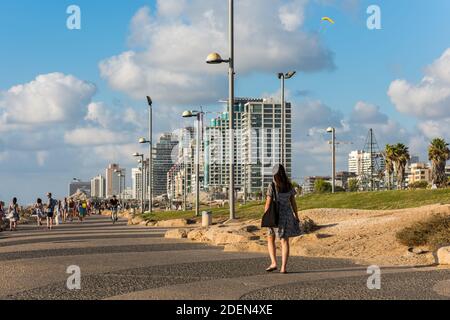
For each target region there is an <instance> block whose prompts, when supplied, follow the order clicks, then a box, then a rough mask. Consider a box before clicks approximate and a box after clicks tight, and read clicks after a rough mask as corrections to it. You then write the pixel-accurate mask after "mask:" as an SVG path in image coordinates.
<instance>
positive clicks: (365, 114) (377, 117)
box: [351, 101, 388, 124]
mask: <svg viewBox="0 0 450 320" xmlns="http://www.w3.org/2000/svg"><path fill="white" fill-rule="evenodd" d="M351 119H352V121H353V122H356V123H361V124H380V123H387V121H388V116H387V115H385V114H383V113H381V112H380V107H379V106H375V105H373V104H370V103H367V102H364V101H358V102H357V103H356V105H355V107H354V109H353V112H352V116H351Z"/></svg>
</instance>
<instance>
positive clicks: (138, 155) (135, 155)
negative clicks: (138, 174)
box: [133, 152, 144, 157]
mask: <svg viewBox="0 0 450 320" xmlns="http://www.w3.org/2000/svg"><path fill="white" fill-rule="evenodd" d="M143 156H144V155H143V154H140V153H137V152H136V153H133V157H143Z"/></svg>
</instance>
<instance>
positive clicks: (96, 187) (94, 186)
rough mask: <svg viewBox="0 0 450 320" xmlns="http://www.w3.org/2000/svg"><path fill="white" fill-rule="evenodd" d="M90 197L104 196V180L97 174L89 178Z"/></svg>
mask: <svg viewBox="0 0 450 320" xmlns="http://www.w3.org/2000/svg"><path fill="white" fill-rule="evenodd" d="M91 197H93V198H100V199H103V198H106V180H105V178H104V177H103V176H101V175H99V176H97V177H95V178H93V179H92V180H91Z"/></svg>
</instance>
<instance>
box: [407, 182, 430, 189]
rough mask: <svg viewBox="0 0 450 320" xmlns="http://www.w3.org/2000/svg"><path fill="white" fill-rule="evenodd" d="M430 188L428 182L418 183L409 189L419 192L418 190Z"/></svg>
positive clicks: (412, 184) (414, 183) (411, 185)
mask: <svg viewBox="0 0 450 320" xmlns="http://www.w3.org/2000/svg"><path fill="white" fill-rule="evenodd" d="M426 188H428V182H426V181H416V182H413V183H411V184H410V185H409V189H412V190H417V189H426Z"/></svg>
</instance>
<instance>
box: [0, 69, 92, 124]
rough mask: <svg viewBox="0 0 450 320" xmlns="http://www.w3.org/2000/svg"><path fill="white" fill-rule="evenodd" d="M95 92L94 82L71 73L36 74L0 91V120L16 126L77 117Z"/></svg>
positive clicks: (1, 122)
mask: <svg viewBox="0 0 450 320" xmlns="http://www.w3.org/2000/svg"><path fill="white" fill-rule="evenodd" d="M95 93H96V87H95V85H93V84H91V83H88V82H85V81H82V80H79V79H77V78H76V77H74V76H72V75H64V74H62V73H50V74H45V75H39V76H38V77H36V79H35V80H33V81H31V82H29V83H26V84H21V85H17V86H14V87H12V88H10V89H9V90H7V91H2V92H0V124H5V125H8V126H10V128H18V127H17V125H42V124H50V123H61V122H67V121H74V120H76V119H81V118H82V117H83V115H84V113H85V110H86V105H87V104H89V102H90V101H91V99H92V97H93V95H94V94H95Z"/></svg>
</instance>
